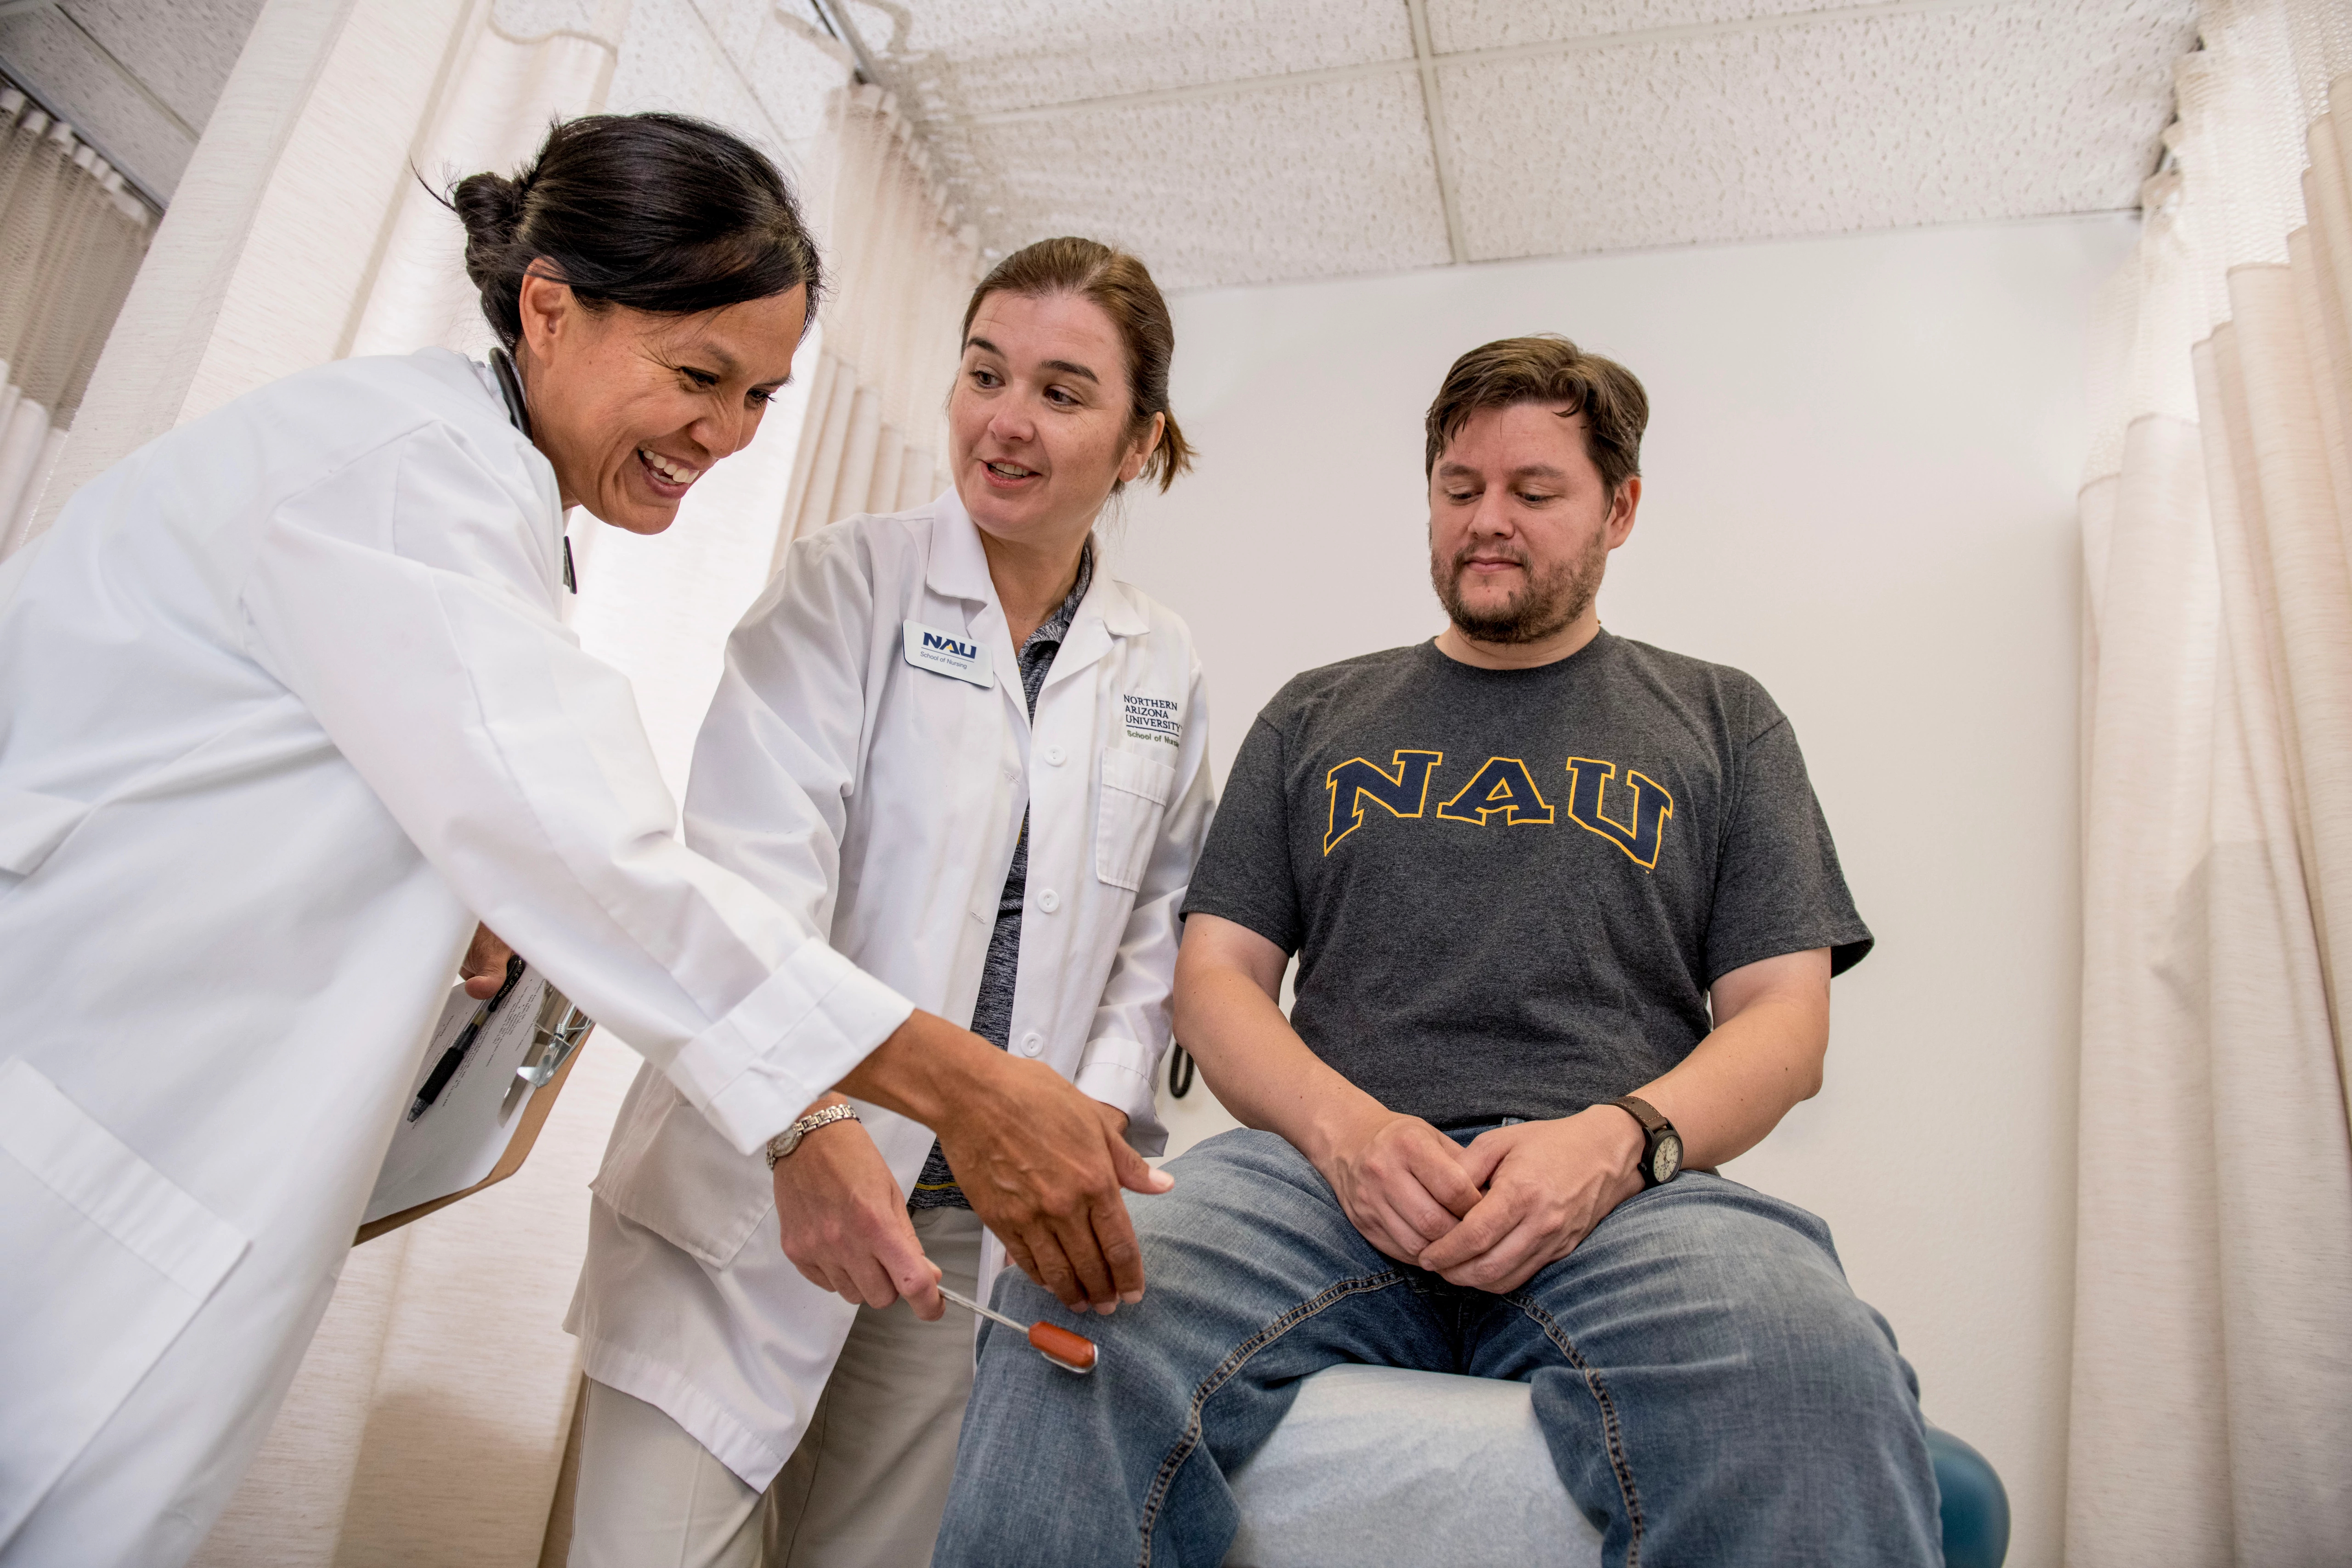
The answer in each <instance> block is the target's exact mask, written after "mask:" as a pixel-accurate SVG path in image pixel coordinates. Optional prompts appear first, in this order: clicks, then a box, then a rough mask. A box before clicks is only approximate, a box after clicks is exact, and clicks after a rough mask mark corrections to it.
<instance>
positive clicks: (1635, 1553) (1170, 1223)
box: [931, 1131, 1943, 1568]
mask: <svg viewBox="0 0 2352 1568" xmlns="http://www.w3.org/2000/svg"><path fill="white" fill-rule="evenodd" d="M1169 1169H1170V1170H1171V1172H1172V1173H1174V1175H1175V1177H1176V1187H1175V1190H1174V1191H1173V1192H1171V1193H1170V1194H1167V1195H1165V1196H1162V1197H1130V1198H1129V1200H1128V1202H1129V1211H1130V1212H1131V1213H1132V1214H1133V1215H1134V1216H1135V1225H1136V1229H1137V1231H1138V1233H1139V1236H1140V1237H1141V1239H1142V1242H1143V1256H1144V1266H1145V1269H1146V1272H1147V1278H1148V1286H1147V1294H1146V1296H1145V1298H1144V1300H1143V1303H1142V1304H1141V1305H1140V1306H1139V1307H1122V1308H1120V1309H1119V1310H1118V1313H1117V1314H1116V1315H1115V1316H1112V1317H1108V1318H1098V1317H1094V1316H1091V1315H1090V1316H1087V1317H1083V1318H1081V1317H1078V1316H1076V1315H1075V1314H1072V1313H1069V1312H1066V1311H1064V1310H1062V1308H1061V1306H1060V1304H1059V1303H1058V1302H1056V1301H1055V1300H1054V1299H1053V1298H1052V1297H1051V1296H1049V1295H1047V1294H1046V1293H1045V1291H1043V1290H1041V1289H1038V1288H1037V1287H1036V1286H1035V1285H1034V1284H1032V1283H1030V1281H1029V1280H1027V1279H1024V1278H1022V1277H1021V1276H1019V1275H1018V1274H1015V1273H1013V1272H1011V1271H1007V1273H1006V1274H1005V1276H1004V1279H1003V1283H1002V1284H1001V1285H1000V1286H999V1287H998V1289H997V1292H996V1305H997V1307H998V1308H999V1309H1000V1310H1003V1311H1005V1312H1008V1313H1010V1314H1012V1315H1013V1316H1014V1317H1016V1318H1020V1319H1024V1320H1028V1319H1034V1318H1045V1319H1046V1320H1048V1321H1054V1322H1058V1323H1063V1324H1066V1325H1068V1326H1069V1327H1071V1328H1073V1329H1075V1330H1076V1331H1077V1332H1079V1333H1082V1334H1085V1335H1087V1336H1088V1337H1089V1338H1091V1339H1093V1340H1095V1341H1097V1342H1098V1343H1099V1344H1100V1345H1101V1347H1102V1354H1101V1358H1100V1362H1099V1364H1098V1365H1097V1369H1096V1371H1095V1373H1094V1374H1093V1375H1092V1376H1090V1377H1075V1376H1072V1375H1071V1374H1070V1373H1066V1372H1061V1371H1058V1370H1056V1369H1055V1368H1054V1367H1053V1366H1051V1365H1049V1364H1047V1363H1046V1362H1045V1359H1044V1358H1043V1357H1041V1356H1039V1355H1037V1354H1036V1353H1034V1352H1032V1351H1031V1350H1030V1349H1029V1348H1028V1347H1027V1345H1026V1344H1025V1343H1024V1342H1023V1340H1022V1339H1021V1337H1020V1336H1019V1335H1017V1334H1014V1333H1012V1332H1010V1331H1005V1330H1002V1329H996V1328H983V1331H982V1342H981V1350H980V1368H979V1373H978V1375H977V1377H976V1379H975V1380H974V1382H973V1384H972V1392H971V1403H970V1404H969V1405H967V1406H966V1407H965V1411H964V1423H963V1435H962V1439H961V1449H960V1450H959V1452H958V1457H957V1469H956V1478H955V1484H954V1487H953V1489H951V1490H950V1493H949V1497H948V1509H947V1517H946V1519H945V1520H944V1521H943V1522H942V1523H941V1526H940V1538H939V1546H938V1549H937V1552H936V1553H935V1554H934V1556H933V1557H932V1559H931V1562H932V1564H933V1568H1004V1565H1006V1564H1010V1563H1022V1564H1024V1565H1039V1568H1042V1565H1045V1564H1054V1563H1066V1564H1070V1565H1072V1568H1103V1565H1104V1564H1108V1563H1139V1564H1145V1565H1148V1568H1171V1565H1173V1568H1214V1565H1215V1564H1217V1563H1221V1562H1222V1561H1223V1558H1224V1555H1225V1551H1226V1548H1227V1546H1228V1545H1229V1543H1230V1542H1232V1540H1233V1537H1234V1529H1235V1527H1236V1525H1237V1522H1238V1515H1237V1514H1236V1512H1235V1510H1234V1501H1233V1494H1232V1491H1231V1490H1230V1489H1228V1487H1227V1486H1226V1484H1225V1474H1226V1472H1227V1471H1228V1470H1230V1469H1232V1468H1236V1467H1238V1466H1239V1465H1240V1464H1241V1463H1242V1462H1243V1461H1244V1460H1245V1459H1247V1458H1249V1457H1250V1456H1251V1455H1252V1454H1254V1453H1255V1452H1256V1451H1257V1449H1258V1447H1260V1446H1261V1445H1263V1444H1264V1443H1265V1440H1266V1438H1267V1437H1268V1436H1271V1435H1272V1433H1273V1431H1274V1428H1275V1426H1276V1424H1277V1423H1278V1422H1280V1421H1281V1419H1282V1417H1283V1414H1284V1412H1285V1411H1286V1410H1287V1409H1288V1408H1289V1406H1290V1402H1291V1399H1292V1397H1293V1395H1294V1394H1296V1392H1297V1384H1298V1380H1299V1379H1301V1378H1303V1377H1306V1376H1308V1375H1309V1374H1311V1373H1316V1372H1319V1371H1321V1370H1322V1369H1323V1368H1325V1367H1327V1366H1330V1365H1333V1364H1334V1363H1341V1362H1362V1363H1371V1364H1374V1365H1380V1366H1397V1367H1412V1368H1417V1369H1420V1370H1423V1371H1427V1372H1451V1373H1468V1374H1470V1375H1472V1376H1477V1377H1498V1378H1515V1379H1517V1380H1518V1381H1520V1382H1523V1383H1526V1384H1529V1385H1530V1392H1531V1394H1532V1397H1533V1399H1534V1402H1535V1411H1536V1415H1537V1418H1538V1421H1539V1422H1540V1423H1541V1424H1542V1426H1543V1430H1544V1436H1545V1438H1546V1440H1547V1442H1548V1443H1549V1445H1550V1448H1551V1457H1552V1463H1553V1464H1554V1465H1555V1466H1557V1467H1558V1468H1559V1477H1560V1479H1561V1480H1562V1481H1563V1482H1564V1483H1566V1485H1567V1488H1568V1493H1569V1496H1570V1497H1571V1498H1572V1499H1574V1500H1575V1501H1576V1503H1577V1506H1578V1507H1580V1508H1581V1509H1582V1510H1584V1511H1585V1513H1586V1514H1587V1515H1588V1516H1590V1517H1591V1520H1592V1521H1593V1522H1594V1524H1595V1525H1596V1526H1598V1527H1600V1528H1601V1531H1603V1537H1604V1539H1603V1557H1604V1560H1605V1561H1606V1562H1607V1563H1609V1564H1611V1565H1612V1568H1639V1565H1640V1564H1643V1563H1654V1564H1661V1565H1675V1568H1690V1565H1703V1568H1717V1565H1720V1568H1733V1565H1744V1564H1760V1563H1790V1564H1794V1563H1803V1564H1807V1565H1815V1564H1840V1565H1843V1564H1852V1565H1854V1568H1865V1565H1866V1568H1898V1565H1902V1564H1912V1563H1917V1564H1927V1565H1933V1564H1938V1563H1941V1562H1942V1560H1943V1552H1942V1547H1941V1544H1940V1541H1939V1534H1938V1527H1937V1495H1936V1481H1935V1475H1934V1472H1933V1471H1932V1469H1931V1468H1929V1464H1928V1458H1927V1438H1926V1431H1925V1426H1924V1425H1923V1423H1922V1421H1921V1418H1920V1415H1919V1401H1918V1393H1917V1383H1916V1379H1915V1378H1914V1377H1913V1375H1912V1373H1911V1369H1910V1367H1909V1366H1908V1365H1906V1363H1904V1361H1903V1358H1902V1357H1901V1356H1900V1355H1898V1354H1896V1353H1895V1336H1894V1334H1893V1333H1892V1332H1891V1331H1889V1330H1888V1328H1887V1326H1886V1323H1885V1320H1884V1319H1882V1318H1880V1317H1879V1315H1878V1314H1877V1313H1876V1312H1874V1311H1873V1310H1871V1309H1870V1308H1868V1307H1866V1306H1864V1304H1863V1303H1862V1302H1861V1301H1859V1300H1855V1298H1854V1295H1853V1290H1852V1289H1849V1288H1848V1286H1847V1285H1846V1282H1845V1275H1844V1273H1843V1270H1842V1269H1841V1268H1839V1267H1838V1261H1837V1255H1836V1253H1835V1252H1834V1251H1832V1248H1831V1245H1830V1236H1829V1230H1828V1227H1826V1226H1823V1225H1822V1222H1821V1221H1820V1220H1818V1219H1815V1218H1814V1217H1813V1216H1812V1215H1809V1214H1806V1213H1805V1212H1804V1211H1802V1210H1801V1209H1798V1208H1795V1207H1792V1206H1791V1205H1788V1204H1784V1203H1781V1202H1780V1201H1779V1200H1777V1199H1774V1198H1769V1197H1766V1196H1765V1195H1764V1194H1761V1193H1758V1192H1753V1191H1751V1190H1749V1189H1748V1188H1747V1187H1743V1186H1741V1185H1739V1184H1738V1183H1736V1182H1730V1181H1726V1180H1724V1179H1723V1178H1721V1177H1719V1176H1712V1175H1707V1174H1705V1173H1698V1172H1692V1173H1687V1174H1685V1175H1684V1176H1683V1177H1681V1178H1680V1179H1679V1180H1677V1181H1675V1182H1673V1183H1670V1184H1667V1185H1665V1186H1663V1187H1656V1188H1653V1189H1651V1190H1649V1191H1646V1192H1643V1193H1640V1194H1635V1195H1634V1196H1633V1197H1632V1198H1629V1199H1627V1200H1626V1201H1625V1202H1624V1203H1623V1204H1622V1205H1619V1206H1618V1207H1617V1209H1616V1210H1615V1211H1614V1212H1613V1213H1612V1214H1611V1215H1609V1217H1608V1218H1607V1219H1605V1220H1603V1221H1602V1222H1601V1224H1600V1225H1599V1226H1596V1227H1595V1228H1594V1230H1593V1232H1592V1234H1591V1235H1590V1236H1588V1237H1585V1239H1584V1240H1583V1242H1582V1243H1581V1244H1580V1245H1579V1246H1578V1247H1577V1248H1576V1250H1575V1251H1573V1252H1571V1253H1570V1254H1569V1255H1568V1256H1567V1257H1566V1258H1561V1259H1560V1260H1559V1262H1557V1263H1554V1264H1551V1265H1549V1267H1547V1268H1544V1269H1542V1270H1541V1271H1539V1272H1538V1274H1537V1275H1536V1276H1535V1277H1534V1278H1533V1279H1530V1280H1528V1283H1527V1284H1526V1285H1524V1286H1522V1287H1521V1288H1520V1289H1517V1290H1516V1291H1514V1292H1512V1293H1511V1294H1510V1295H1507V1296H1496V1295H1489V1294H1487V1293H1486V1292H1485V1291H1481V1290H1473V1289H1464V1288H1462V1287H1459V1286H1454V1285H1449V1284H1447V1283H1446V1282H1445V1281H1444V1280H1443V1279H1438V1278H1437V1277H1436V1276H1435V1275H1433V1274H1429V1273H1426V1272H1424V1271H1423V1270H1422V1269H1419V1268H1412V1267H1411V1266H1410V1265H1406V1264H1400V1263H1398V1262H1396V1261H1395V1260H1394V1259H1392V1258H1387V1257H1385V1256H1383V1255H1382V1254H1381V1253H1380V1252H1379V1251H1377V1250H1375V1249H1374V1248H1373V1247H1372V1245H1371V1243H1370V1242H1368V1241H1366V1240H1365V1239H1364V1237H1363V1236H1362V1235H1361V1234H1360V1232H1359V1231H1358V1230H1357V1229H1356V1227H1355V1226H1353V1225H1351V1224H1349V1221H1348V1217H1347V1215H1346V1214H1345V1213H1344V1212H1342V1210H1341V1209H1340V1207H1339V1200H1338V1199H1337V1198H1336V1197H1335V1196H1334V1195H1333V1194H1332V1192H1331V1189H1330V1187H1329V1186H1328V1184H1326V1183H1325V1182H1324V1180H1323V1178H1322V1176H1321V1175H1320V1174H1319V1173H1317V1171H1316V1170H1315V1167H1314V1166H1313V1165H1311V1164H1309V1163H1307V1159H1306V1157H1305V1156H1303V1155H1301V1154H1300V1153H1299V1152H1297V1150H1295V1149H1294V1148H1292V1147H1291V1146H1290V1144H1289V1143H1287V1142H1285V1141H1284V1140H1282V1139H1281V1138H1278V1137H1276V1136H1275V1135H1274V1134H1272V1133H1268V1132H1256V1131H1235V1132H1228V1133H1225V1134H1223V1135H1222V1136H1220V1137H1217V1138H1213V1139H1211V1140H1209V1141H1208V1142H1204V1143H1202V1144H1201V1145H1199V1146H1198V1147H1196V1148H1195V1149H1193V1150H1192V1152H1189V1153H1187V1154H1185V1155H1184V1156H1183V1157H1182V1158H1181V1159H1179V1160H1176V1161H1173V1162H1171V1164H1170V1167H1169ZM1399 1547H1400V1555H1399V1557H1398V1559H1397V1560H1398V1561H1399V1562H1404V1561H1409V1560H1410V1559H1411V1557H1412V1549H1411V1543H1410V1542H1400V1543H1399Z"/></svg>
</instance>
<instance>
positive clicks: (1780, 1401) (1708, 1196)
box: [1626, 1178, 1917, 1420]
mask: <svg viewBox="0 0 2352 1568" xmlns="http://www.w3.org/2000/svg"><path fill="white" fill-rule="evenodd" d="M1706 1181H1707V1183H1708V1184H1707V1185H1705V1186H1702V1185H1701V1184H1699V1183H1696V1182H1695V1183H1694V1184H1693V1188H1692V1190H1691V1191H1689V1192H1686V1193H1675V1194H1673V1195H1674V1198H1675V1201H1674V1202H1671V1203H1665V1204H1658V1203H1653V1204H1651V1205H1645V1206H1646V1207H1647V1210H1648V1212H1647V1213H1646V1214H1644V1213H1643V1209H1642V1208H1636V1209H1634V1210H1633V1212H1631V1213H1629V1214H1628V1215H1626V1217H1627V1218H1628V1219H1637V1220H1639V1221H1640V1222H1641V1223H1642V1225H1643V1226H1644V1227H1645V1228H1647V1229H1648V1230H1649V1231H1650V1232H1651V1234H1650V1235H1648V1236H1645V1237H1636V1238H1635V1239H1634V1240H1633V1243H1632V1247H1633V1249H1634V1250H1637V1251H1644V1252H1648V1253H1649V1254H1651V1256H1652V1258H1653V1260H1654V1261H1655V1262H1656V1263H1659V1264H1661V1265H1664V1268H1665V1270H1666V1274H1667V1277H1668V1278H1671V1279H1675V1287H1674V1289H1673V1292H1672V1293H1673V1294H1674V1295H1675V1297H1677V1298H1679V1300H1677V1301H1675V1303H1674V1304H1672V1305H1670V1306H1669V1305H1666V1304H1664V1303H1661V1307H1662V1309H1663V1310H1664V1314H1665V1318H1666V1320H1667V1321H1673V1320H1677V1319H1678V1320H1680V1321H1681V1322H1682V1323H1683V1325H1684V1329H1683V1331H1680V1332H1678V1333H1673V1334H1671V1335H1670V1337H1671V1338H1674V1339H1679V1340H1680V1341H1681V1342H1682V1348H1683V1351H1684V1352H1685V1354H1687V1355H1689V1356H1690V1357H1692V1358H1693V1359H1694V1360H1696V1361H1698V1362H1701V1363H1713V1365H1714V1367H1715V1369H1716V1371H1717V1373H1719V1374H1720V1376H1721V1377H1722V1378H1723V1379H1724V1380H1725V1382H1726V1384H1727V1385H1729V1386H1731V1387H1741V1388H1745V1389H1747V1390H1748V1391H1750V1394H1751V1396H1752V1397H1755V1398H1758V1399H1761V1400H1767V1401H1769V1402H1772V1403H1774V1404H1776V1405H1781V1406H1782V1408H1784V1409H1785V1410H1786V1411H1787V1412H1788V1413H1789V1414H1790V1415H1797V1416H1800V1417H1805V1416H1818V1417H1820V1418H1822V1419H1825V1420H1834V1419H1845V1418H1852V1417H1853V1416H1855V1415H1859V1414H1861V1413H1863V1412H1864V1411H1866V1410H1869V1409H1873V1408H1880V1409H1885V1410H1886V1411H1887V1412H1888V1413H1889V1414H1890V1415H1894V1416H1895V1417H1896V1418H1898V1419H1906V1420H1916V1412H1917V1405H1916V1384H1914V1383H1913V1380H1912V1374H1911V1371H1910V1368H1909V1367H1908V1366H1907V1365H1906V1363H1905V1362H1904V1361H1903V1358H1902V1357H1901V1356H1900V1355H1899V1354H1898V1353H1897V1352H1896V1348H1895V1336H1894V1334H1893V1332H1892V1331H1890V1330H1889V1329H1888V1328H1887V1326H1886V1321H1885V1319H1883V1318H1881V1317H1880V1316H1879V1315H1878V1313H1877V1312H1875V1311H1874V1310H1872V1309H1871V1308H1870V1307H1869V1305H1868V1304H1866V1303H1865V1302H1864V1301H1862V1300H1860V1299H1858V1298H1857V1297H1856V1296H1855V1295H1854V1293H1853V1288H1852V1287H1851V1286H1849V1285H1848V1284H1847V1282H1846V1279H1845V1273H1844V1270H1843V1268H1840V1267H1839V1264H1838V1260H1837V1254H1836V1252H1835V1251H1834V1250H1833V1248H1832V1246H1831V1241H1830V1235H1829V1230H1828V1227H1827V1226H1823V1225H1822V1222H1821V1221H1820V1220H1819V1219H1817V1218H1815V1217H1814V1216H1813V1215H1810V1214H1807V1213H1806V1212H1804V1211H1803V1210H1801V1209H1799V1208H1797V1207H1795V1206H1794V1205H1789V1204H1784V1203H1781V1202H1780V1201H1779V1200H1778V1199H1774V1198H1769V1197H1766V1196H1764V1195H1763V1194H1758V1193H1753V1192H1750V1191H1749V1190H1748V1189H1747V1188H1744V1187H1740V1186H1738V1185H1737V1184H1733V1183H1729V1182H1724V1181H1721V1180H1719V1179H1713V1178H1708V1179H1706ZM1677 1185H1679V1184H1677ZM1669 1191H1671V1189H1669ZM1658 1195H1659V1196H1661V1197H1663V1196H1665V1195H1667V1194H1664V1193H1661V1194H1658Z"/></svg>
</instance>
